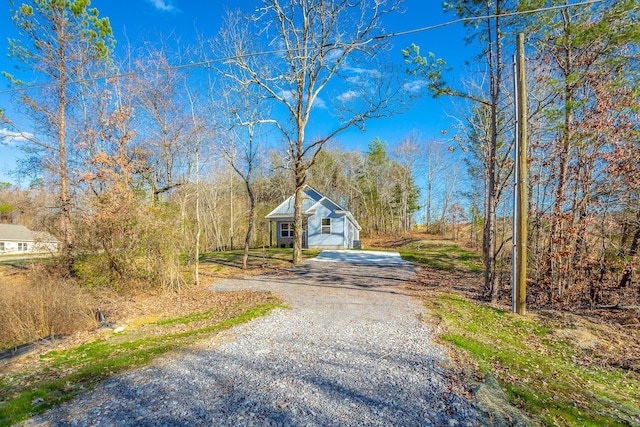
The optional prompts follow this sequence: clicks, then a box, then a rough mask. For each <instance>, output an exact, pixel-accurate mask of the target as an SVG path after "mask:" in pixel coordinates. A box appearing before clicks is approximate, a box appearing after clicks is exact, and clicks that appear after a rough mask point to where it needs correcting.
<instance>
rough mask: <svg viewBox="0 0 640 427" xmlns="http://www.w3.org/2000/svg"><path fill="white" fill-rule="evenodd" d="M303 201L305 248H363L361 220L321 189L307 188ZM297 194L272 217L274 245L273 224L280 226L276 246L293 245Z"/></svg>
mask: <svg viewBox="0 0 640 427" xmlns="http://www.w3.org/2000/svg"><path fill="white" fill-rule="evenodd" d="M303 193H304V198H303V200H302V215H303V227H304V229H303V232H302V247H303V248H308V249H350V248H354V247H356V248H359V247H360V230H361V229H362V228H361V227H360V225H359V224H358V221H356V219H355V218H354V217H353V215H352V214H351V212H349V211H348V210H346V209H344V208H343V207H341V206H340V205H339V204H337V203H336V202H334V201H333V200H331V199H330V198H328V197H326V196H324V195H322V194H321V193H320V192H319V191H318V190H316V189H315V188H313V187H311V186H310V185H305V186H304V189H303ZM294 201H295V195H294V196H291V197H289V198H288V199H287V200H285V201H284V202H282V203H281V204H280V206H278V207H277V208H275V209H274V210H273V211H271V213H269V215H267V216H266V218H267V219H269V243H270V245H271V246H273V244H272V243H273V242H272V236H273V231H272V227H273V224H275V226H276V246H278V247H292V246H293V208H294Z"/></svg>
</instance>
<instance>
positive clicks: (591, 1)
mask: <svg viewBox="0 0 640 427" xmlns="http://www.w3.org/2000/svg"><path fill="white" fill-rule="evenodd" d="M603 1H605V0H586V1H582V2H579V3H572V4H565V5H559V6H549V7H543V8H538V9H531V10H525V11H516V12H507V13H501V14H493V15H482V16H472V17H468V18H460V19H455V20H452V21H447V22H443V23H440V24H435V25H430V26H427V27H421V28H415V29H412V30H406V31H397V32H393V33H389V34H382V35H379V36H375V37H372V38H370V39H369V40H367V41H365V42H362V43H361V44H360V45H361V46H365V45H367V44H369V43H370V42H371V41H373V40H381V39H388V38H393V37H399V36H404V35H408V34H415V33H420V32H425V31H430V30H434V29H437V28H442V27H446V26H449V25H455V24H460V23H467V22H473V21H480V20H484V19H494V18H503V17H509V16H518V15H526V14H533V13H540V12H547V11H551V10H557V9H568V8H572V7H578V6H587V5H592V4H596V3H602V2H603ZM330 46H332V47H339V45H330ZM322 47H326V45H325V46H318V48H322ZM288 51H289V50H288V49H276V50H268V51H260V52H253V53H246V54H243V55H235V56H227V57H223V58H216V59H209V60H204V61H198V62H190V63H188V64H178V65H169V66H166V67H159V68H153V69H145V70H138V71H129V72H126V73H117V74H110V75H104V76H99V77H93V78H88V79H79V80H74V81H70V82H68V84H69V85H76V84H86V83H95V82H98V81H102V80H108V79H120V78H125V77H134V76H139V75H143V74H152V73H160V72H169V71H174V70H180V69H185V68H193V67H202V66H207V65H211V64H214V63H217V62H224V61H229V60H233V59H239V58H250V57H254V56H264V55H274V54H280V53H286V52H288ZM52 86H55V84H53V83H46V84H40V85H33V86H24V87H20V88H13V89H5V90H2V91H0V95H3V94H8V93H14V92H23V91H27V90H33V89H44V88H48V87H52Z"/></svg>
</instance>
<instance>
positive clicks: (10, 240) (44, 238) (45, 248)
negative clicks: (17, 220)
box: [0, 224, 58, 255]
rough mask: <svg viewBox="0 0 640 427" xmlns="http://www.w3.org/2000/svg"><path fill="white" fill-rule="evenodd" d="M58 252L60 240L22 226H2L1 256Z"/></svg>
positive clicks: (0, 238)
mask: <svg viewBox="0 0 640 427" xmlns="http://www.w3.org/2000/svg"><path fill="white" fill-rule="evenodd" d="M52 252H58V240H57V239H56V238H55V237H53V236H52V235H50V234H49V233H44V232H41V231H31V230H29V229H28V228H27V227H24V226H22V225H12V224H0V255H9V254H12V255H13V254H25V253H28V254H34V253H52Z"/></svg>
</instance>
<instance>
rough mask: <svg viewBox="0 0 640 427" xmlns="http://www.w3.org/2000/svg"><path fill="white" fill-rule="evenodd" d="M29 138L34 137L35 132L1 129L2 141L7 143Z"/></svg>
mask: <svg viewBox="0 0 640 427" xmlns="http://www.w3.org/2000/svg"><path fill="white" fill-rule="evenodd" d="M27 138H33V134H32V133H28V132H24V133H20V132H14V131H11V130H9V129H6V128H5V129H0V141H2V142H4V143H6V144H12V143H14V142H23V141H27Z"/></svg>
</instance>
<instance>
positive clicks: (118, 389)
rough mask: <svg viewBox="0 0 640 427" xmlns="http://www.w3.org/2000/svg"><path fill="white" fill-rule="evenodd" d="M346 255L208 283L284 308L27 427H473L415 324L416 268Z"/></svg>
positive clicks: (474, 415) (437, 351) (439, 357)
mask: <svg viewBox="0 0 640 427" xmlns="http://www.w3.org/2000/svg"><path fill="white" fill-rule="evenodd" d="M350 252H351V254H350V255H351V257H352V258H353V257H356V259H355V260H354V259H351V260H350V262H344V261H345V259H344V257H340V256H338V255H340V254H331V253H329V254H325V255H324V256H322V255H321V256H320V257H319V259H316V260H310V261H307V262H305V263H304V264H302V265H300V266H298V267H296V268H294V269H291V270H289V271H287V272H284V273H282V274H278V275H274V276H269V277H265V276H261V277H253V278H247V279H241V280H240V279H238V280H225V281H221V282H217V283H215V284H214V285H213V286H212V289H215V290H234V289H269V290H272V291H274V292H276V293H278V294H280V295H281V296H282V297H283V299H284V300H285V303H286V304H287V305H288V306H289V307H290V308H288V309H279V310H276V311H275V312H274V313H273V314H271V315H270V316H268V317H264V318H259V319H256V320H254V321H252V322H249V323H247V324H244V325H241V326H239V327H236V328H233V329H232V330H228V331H225V332H223V333H221V334H219V335H218V336H216V337H215V338H213V339H211V340H209V341H205V342H202V343H201V344H200V345H198V346H197V347H196V348H192V349H189V350H185V351H183V352H180V353H177V354H176V353H172V354H171V355H169V356H165V357H161V358H159V359H157V360H156V361H155V362H154V363H152V364H151V365H150V366H148V367H145V368H142V369H138V370H135V371H132V372H129V373H126V374H124V375H120V376H117V377H115V378H112V379H110V380H108V381H105V382H104V383H101V384H100V385H99V386H98V387H97V388H96V389H94V390H92V391H90V392H88V393H86V394H84V395H81V396H79V397H78V398H76V399H75V400H73V401H72V402H69V403H68V404H65V405H63V406H61V407H59V408H56V409H53V410H51V411H49V412H47V413H45V414H44V415H42V416H40V417H37V418H34V419H32V420H30V421H28V422H27V425H63V424H64V425H113V426H115V425H118V426H120V425H214V426H252V425H256V426H263V425H278V426H281V425H283V426H288V425H291V426H298V425H305V426H306V425H309V426H338V425H344V426H364V425H381V426H382V425H383V426H391V425H403V426H421V425H422V426H430V425H436V426H464V425H477V424H478V420H479V418H478V417H479V416H480V415H479V412H478V411H477V409H476V408H475V407H474V405H473V404H472V403H470V402H468V401H467V400H466V399H465V398H463V397H461V396H459V395H458V394H456V393H455V391H454V390H455V389H456V388H455V382H454V381H455V379H452V378H451V375H450V372H449V371H447V369H446V368H445V367H446V366H447V363H448V362H447V359H446V354H445V351H444V350H443V349H441V348H440V347H438V346H436V345H434V344H433V343H431V342H430V341H431V339H432V332H431V330H430V328H429V327H428V326H427V325H425V324H424V323H423V322H421V321H420V320H419V316H420V315H421V313H423V312H424V308H423V307H422V306H421V304H420V303H419V302H418V301H416V300H415V299H412V298H411V297H409V296H408V295H406V294H405V292H404V291H403V289H402V286H401V285H402V284H403V282H404V281H406V280H408V279H410V278H411V277H412V276H413V275H414V274H415V269H414V267H413V266H412V265H411V264H409V263H404V262H402V260H400V259H399V257H398V256H397V255H395V256H390V257H388V258H387V257H385V256H384V255H383V256H379V257H377V256H373V255H372V254H368V255H366V254H362V256H361V257H360V256H359V255H358V254H359V252H358V251H350ZM367 256H368V257H369V258H370V259H369V261H363V260H364V259H365V258H367ZM327 258H329V259H327ZM341 259H342V261H343V262H340V260H341Z"/></svg>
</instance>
